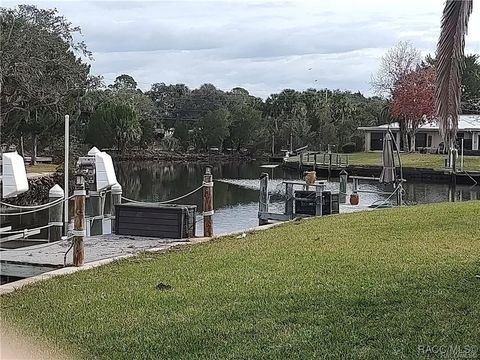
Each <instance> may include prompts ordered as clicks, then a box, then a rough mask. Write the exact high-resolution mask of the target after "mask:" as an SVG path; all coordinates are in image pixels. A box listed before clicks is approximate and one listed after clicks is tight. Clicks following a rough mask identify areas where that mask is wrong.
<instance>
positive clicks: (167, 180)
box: [2, 161, 480, 248]
mask: <svg viewBox="0 0 480 360" xmlns="http://www.w3.org/2000/svg"><path fill="white" fill-rule="evenodd" d="M205 167H206V165H204V164H198V163H166V162H153V161H152V162H146V161H145V162H141V161H136V162H134V161H130V162H116V164H115V168H116V173H117V179H118V181H119V183H120V184H121V185H122V187H123V195H124V196H125V197H127V198H130V199H134V200H139V201H165V200H169V199H173V198H176V197H179V196H181V195H183V194H185V193H188V192H189V191H191V190H194V189H196V188H198V187H199V186H200V185H201V184H202V180H203V174H204V173H205ZM264 172H266V173H268V174H269V177H270V181H269V193H270V204H271V205H270V208H269V211H270V212H279V213H283V211H284V200H285V196H284V195H285V190H284V185H283V184H282V181H283V180H292V179H294V180H295V179H298V180H300V178H301V176H300V174H299V173H298V172H297V171H292V170H287V169H284V168H282V167H281V166H278V167H276V168H269V167H267V168H265V167H262V162H258V161H254V162H229V163H223V164H216V165H213V176H214V180H215V181H214V184H215V185H214V209H215V214H214V216H213V218H214V230H215V233H216V234H223V233H227V232H231V231H238V230H244V229H249V228H252V227H254V226H257V225H258V218H257V214H258V198H259V187H260V186H259V185H260V182H259V177H260V174H262V173H264ZM360 188H361V189H363V190H367V191H377V192H387V193H388V192H391V191H392V189H389V188H386V187H385V186H383V185H381V184H379V183H378V182H369V183H361V186H360ZM404 188H405V195H404V200H405V202H406V203H407V204H408V205H415V204H422V203H435V202H444V201H449V198H450V197H451V196H452V195H453V196H454V197H455V201H464V200H471V199H480V186H478V185H477V186H473V187H470V186H466V185H462V186H457V187H456V189H455V191H454V192H453V193H452V191H453V190H452V189H451V188H450V187H449V185H446V184H426V183H415V182H407V183H406V184H404ZM326 190H330V191H332V192H338V191H339V183H338V179H331V181H328V182H327V183H326ZM351 191H352V184H351V183H349V184H348V186H347V193H351ZM386 198H388V195H382V194H376V193H360V206H359V207H353V206H349V205H346V206H345V205H343V206H342V205H341V206H340V212H341V213H342V212H349V211H355V210H361V209H365V208H367V207H368V206H369V205H372V204H379V203H382V202H383V201H384V200H385V199H386ZM109 202H110V199H109V196H108V194H107V199H106V212H107V213H108V212H109V205H108V204H109ZM176 203H179V204H192V205H197V224H196V225H197V226H196V230H197V231H196V233H197V235H201V234H202V233H203V230H202V221H201V220H202V218H201V215H200V214H201V210H202V207H201V204H202V194H201V191H198V192H196V193H195V194H193V195H191V196H189V197H187V198H184V199H182V200H180V201H178V202H176ZM70 210H71V215H73V211H72V210H73V203H71V205H70ZM86 212H87V217H88V215H89V214H91V207H90V205H89V202H88V200H87V206H86ZM7 220H8V223H5V224H4V225H5V226H7V225H10V226H12V230H18V229H25V228H30V229H31V228H35V227H38V226H42V225H46V224H48V210H43V211H39V212H36V213H34V214H28V215H22V216H13V217H9V218H8V219H7ZM3 221H4V222H5V219H3ZM105 230H106V231H109V222H108V221H105V222H104V231H105ZM47 237H48V236H47V229H44V230H42V231H41V232H40V234H38V235H34V236H32V238H33V239H35V238H38V239H46V238H47ZM33 244H36V243H33V242H30V241H28V240H25V239H21V240H19V241H14V242H6V243H2V247H5V248H7V247H18V246H28V245H33Z"/></svg>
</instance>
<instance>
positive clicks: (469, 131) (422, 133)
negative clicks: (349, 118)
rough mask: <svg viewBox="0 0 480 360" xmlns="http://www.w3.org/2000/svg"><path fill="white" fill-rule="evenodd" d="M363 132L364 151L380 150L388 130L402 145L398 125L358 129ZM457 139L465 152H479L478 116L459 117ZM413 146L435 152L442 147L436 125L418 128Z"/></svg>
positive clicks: (425, 125)
mask: <svg viewBox="0 0 480 360" xmlns="http://www.w3.org/2000/svg"><path fill="white" fill-rule="evenodd" d="M358 129H359V130H363V131H364V132H365V151H376V150H382V148H383V137H384V136H385V134H386V133H387V131H388V129H390V130H391V131H392V133H393V134H394V136H395V141H397V143H398V144H403V140H402V139H401V136H400V129H399V125H398V123H392V124H385V125H380V126H370V127H359V128H358ZM457 138H458V140H459V144H460V142H461V139H464V140H463V147H464V149H465V150H480V115H459V116H458V132H457ZM415 146H416V148H417V150H418V149H426V150H428V151H430V152H436V151H437V149H439V148H442V147H443V139H442V137H441V136H440V133H439V130H438V124H436V123H427V124H423V125H422V126H420V127H419V128H418V130H417V134H416V135H415Z"/></svg>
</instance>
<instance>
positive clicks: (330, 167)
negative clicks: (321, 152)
mask: <svg viewBox="0 0 480 360" xmlns="http://www.w3.org/2000/svg"><path fill="white" fill-rule="evenodd" d="M331 176H332V153H331V152H329V153H328V178H329V179H330V177H331Z"/></svg>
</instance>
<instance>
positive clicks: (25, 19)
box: [0, 5, 480, 162]
mask: <svg viewBox="0 0 480 360" xmlns="http://www.w3.org/2000/svg"><path fill="white" fill-rule="evenodd" d="M0 15H1V27H0V31H1V34H0V35H1V36H0V51H1V57H2V73H1V103H0V115H1V128H2V139H1V140H2V145H4V146H9V145H15V146H16V147H17V149H19V150H20V152H21V153H24V151H26V150H25V149H29V150H28V151H29V152H30V154H31V155H32V162H35V158H36V154H37V148H40V149H45V148H47V150H48V151H49V152H50V153H51V154H54V155H56V157H57V158H61V154H62V149H63V147H62V146H63V136H62V135H63V119H64V115H65V114H70V121H71V124H70V127H71V134H72V143H73V151H74V152H75V151H76V152H78V154H80V153H84V151H85V148H86V147H87V146H91V145H95V146H98V147H101V148H113V149H117V150H118V151H120V152H122V153H125V152H127V151H129V150H131V149H144V148H159V149H164V150H173V151H195V152H203V151H209V150H211V149H212V148H217V149H218V150H219V151H226V150H228V151H242V152H249V153H261V152H273V153H278V152H279V151H280V150H282V149H290V148H292V149H295V148H297V147H301V146H305V145H309V146H310V148H311V149H317V150H321V149H324V148H326V146H327V145H333V146H335V147H336V149H337V150H338V151H343V152H351V151H360V150H362V149H363V141H364V138H363V134H361V133H359V132H358V131H357V128H358V127H359V126H373V125H379V124H385V123H388V122H391V121H394V120H395V119H400V120H402V119H406V118H407V116H406V115H405V114H403V113H402V112H401V111H406V110H405V109H406V108H407V107H406V106H405V104H406V103H408V101H406V100H403V101H402V102H399V101H397V102H395V101H396V100H397V99H398V97H399V95H398V94H400V91H399V89H400V84H401V80H402V81H403V79H405V77H406V75H407V74H411V73H414V72H415V71H417V70H418V69H420V68H422V61H419V56H418V55H419V54H418V53H417V52H416V50H414V49H413V48H411V46H410V45H408V44H403V45H402V44H400V45H401V46H400V45H399V46H400V47H399V46H397V48H394V49H392V50H391V51H390V52H389V53H387V54H386V56H385V57H384V59H383V60H382V68H381V69H380V70H379V73H378V75H377V76H376V77H375V78H374V79H372V85H373V87H374V88H375V89H376V90H377V92H378V96H371V97H367V96H364V95H362V94H361V93H360V92H350V91H342V90H330V89H307V90H304V91H297V90H294V89H285V90H283V91H281V92H279V93H275V94H271V95H270V96H269V97H268V98H266V99H262V98H259V97H256V96H253V95H251V94H250V93H249V92H248V91H247V90H246V89H243V88H241V87H236V88H233V89H231V90H229V91H224V90H221V89H218V88H216V87H215V86H214V85H213V84H203V85H201V86H200V87H198V88H195V89H191V88H189V87H188V86H186V85H185V84H165V83H154V84H152V85H151V87H150V89H149V90H147V91H144V90H141V89H139V87H138V84H137V82H136V81H135V79H134V78H133V77H132V76H130V75H128V74H122V75H120V76H118V77H117V78H116V79H115V81H114V82H113V83H111V84H105V82H104V80H103V78H102V77H101V76H93V75H92V74H91V73H90V66H89V65H88V64H87V63H86V59H88V58H91V57H92V54H91V52H90V51H89V50H88V49H87V46H86V44H85V43H83V42H78V41H77V40H75V39H77V38H78V36H77V35H78V34H79V33H80V28H79V27H77V26H73V25H72V24H71V23H70V22H69V21H68V20H67V19H66V18H65V17H63V16H61V15H59V14H58V12H57V11H56V10H51V9H38V8H37V7H35V6H31V5H20V6H18V7H17V8H13V9H9V8H1V9H0ZM468 59H469V60H468V61H470V62H471V66H470V68H471V69H473V70H472V71H467V72H468V73H469V74H472V76H470V77H468V76H467V77H466V78H465V79H466V80H465V89H468V91H465V98H467V97H470V98H471V100H469V101H470V102H468V104H469V106H471V108H472V111H477V109H478V108H477V106H478V103H477V102H478V94H479V83H480V81H479V80H480V75H479V74H480V72H479V71H478V68H479V64H478V62H477V60H478V55H474V56H473V57H469V58H468ZM424 62H430V64H429V65H428V66H427V65H425V64H424V65H423V68H428V67H429V66H434V59H432V58H427V59H425V60H424ZM392 67H395V68H396V69H400V70H398V72H397V73H394V72H392V71H390V70H391V68H392ZM475 71H476V73H475ZM475 74H476V75H475ZM415 77H416V76H413V78H414V79H415ZM410 78H412V76H410ZM411 86H412V84H406V85H405V87H404V88H405V89H406V94H409V93H410V92H411V91H410V90H411ZM420 90H422V89H421V87H420V89H419V90H418V91H417V92H418V93H419V94H421V93H422V91H423V90H422V91H420ZM403 93H405V92H403ZM402 103H403V104H404V105H401V104H402ZM394 104H397V105H394ZM399 104H400V105H399ZM422 111H423V110H422ZM417 115H418V114H417V113H415V116H417ZM410 118H411V116H410ZM410 118H409V119H410ZM421 118H422V119H423V118H424V117H423V116H422V117H421ZM401 123H403V124H405V122H404V121H401ZM405 126H406V127H407V128H408V126H407V125H405ZM405 126H404V127H405Z"/></svg>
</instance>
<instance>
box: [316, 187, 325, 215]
mask: <svg viewBox="0 0 480 360" xmlns="http://www.w3.org/2000/svg"><path fill="white" fill-rule="evenodd" d="M322 194H323V186H318V185H317V186H315V216H321V215H323V214H322V212H323V211H322V210H323V209H322V206H323V204H322Z"/></svg>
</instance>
